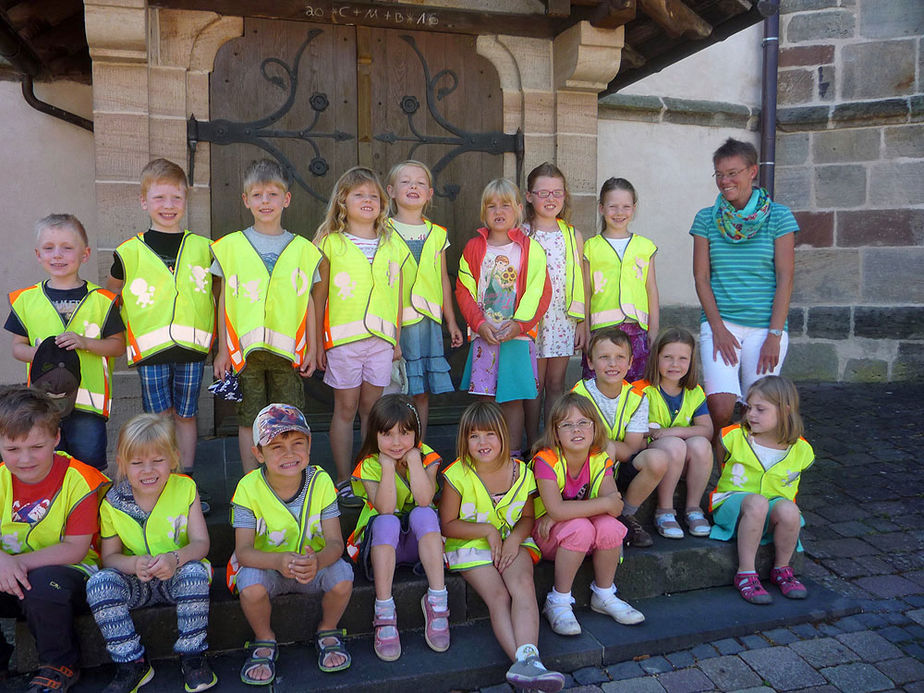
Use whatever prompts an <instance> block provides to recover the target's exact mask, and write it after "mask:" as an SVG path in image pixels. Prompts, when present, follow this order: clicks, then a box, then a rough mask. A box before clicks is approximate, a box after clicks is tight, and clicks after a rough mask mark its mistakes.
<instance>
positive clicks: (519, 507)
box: [440, 401, 565, 693]
mask: <svg viewBox="0 0 924 693" xmlns="http://www.w3.org/2000/svg"><path fill="white" fill-rule="evenodd" d="M457 451H458V455H459V456H458V458H457V459H456V460H455V461H454V462H453V463H452V464H450V465H449V466H447V467H446V468H445V470H444V471H443V480H444V482H445V483H444V485H443V493H442V496H441V497H440V524H441V526H442V528H443V534H444V535H445V537H446V546H445V551H446V563H447V564H448V565H449V569H450V570H458V571H460V572H461V573H462V577H463V578H464V579H465V581H466V582H467V583H468V584H469V585H471V586H472V587H473V588H474V589H475V591H476V592H477V593H478V595H479V596H480V597H481V598H482V600H484V603H485V604H486V605H487V607H488V612H489V613H490V617H491V628H492V629H493V630H494V636H495V637H496V638H497V642H498V643H499V644H500V646H501V648H502V649H503V650H504V653H505V654H506V655H507V656H508V657H509V658H510V659H511V660H513V664H512V665H511V667H510V668H509V669H508V670H507V682H508V683H509V684H510V685H511V686H513V687H514V688H525V689H529V690H533V689H536V690H542V691H548V692H549V693H556V691H559V690H561V688H562V686H564V683H565V680H564V676H562V675H561V674H560V673H558V672H557V671H549V670H547V669H546V668H545V666H544V665H543V664H542V661H541V660H540V659H539V649H538V647H537V643H538V642H539V608H538V606H537V604H536V586H535V584H534V583H533V564H534V563H535V562H537V561H538V560H539V548H538V547H537V546H536V543H535V542H534V541H533V539H532V537H531V536H530V532H532V529H533V521H534V516H533V495H534V494H535V492H536V480H535V478H534V477H533V473H532V472H531V471H530V469H529V467H528V466H527V465H526V464H524V463H523V462H521V461H520V460H517V459H513V458H512V457H511V456H510V439H509V437H508V435H507V424H506V422H505V421H504V416H503V413H502V412H501V409H500V407H498V406H497V405H496V404H494V403H493V402H484V401H482V402H476V403H475V404H472V405H471V406H469V407H468V408H467V409H466V410H465V411H464V412H463V414H462V419H461V421H460V422H459V433H458V445H457Z"/></svg>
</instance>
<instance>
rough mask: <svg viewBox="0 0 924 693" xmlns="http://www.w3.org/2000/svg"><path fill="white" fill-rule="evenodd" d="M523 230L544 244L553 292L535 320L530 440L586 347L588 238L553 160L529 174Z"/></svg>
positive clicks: (528, 405) (528, 408)
mask: <svg viewBox="0 0 924 693" xmlns="http://www.w3.org/2000/svg"><path fill="white" fill-rule="evenodd" d="M526 189H527V190H526V206H525V209H524V216H525V221H524V223H523V230H524V231H525V232H526V235H527V236H529V237H530V238H532V239H533V240H535V241H537V242H538V243H539V245H541V246H542V248H543V250H545V256H546V263H547V267H548V271H549V279H550V281H551V284H552V297H551V301H550V303H549V309H548V310H547V311H546V313H545V315H544V316H543V317H542V320H540V321H539V325H538V326H537V330H538V334H537V335H536V366H537V372H538V376H539V395H538V396H537V397H536V398H535V399H531V400H529V399H528V400H526V402H525V407H526V440H527V442H528V444H530V445H532V444H533V443H534V442H535V440H536V438H537V437H538V436H539V412H540V410H542V401H543V396H544V397H545V409H544V411H545V417H544V420H545V421H548V419H549V413H550V411H551V409H552V403H553V402H554V401H555V400H556V399H558V398H559V397H560V396H561V394H562V393H563V392H564V391H565V370H566V369H567V367H568V359H569V358H571V356H573V355H574V352H575V350H576V349H582V348H583V347H584V339H585V333H584V329H583V326H582V325H581V323H582V322H583V320H584V275H583V271H582V269H583V268H582V265H581V257H582V255H583V253H584V239H583V237H582V236H581V234H580V232H579V231H575V230H574V227H573V226H571V225H570V224H569V223H568V218H569V216H570V213H571V197H570V195H569V194H568V183H567V182H566V181H565V175H564V174H563V173H562V172H561V170H560V169H559V168H558V167H557V166H556V165H555V164H551V163H549V162H545V163H543V164H540V165H539V166H537V167H536V168H534V169H533V170H532V171H530V173H529V175H528V176H527V177H526Z"/></svg>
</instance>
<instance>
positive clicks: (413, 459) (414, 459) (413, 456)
mask: <svg viewBox="0 0 924 693" xmlns="http://www.w3.org/2000/svg"><path fill="white" fill-rule="evenodd" d="M404 464H405V465H407V466H408V467H410V466H411V465H415V466H417V467H421V468H423V458H422V457H421V456H420V448H416V447H414V448H411V449H410V450H408V451H407V452H406V453H404Z"/></svg>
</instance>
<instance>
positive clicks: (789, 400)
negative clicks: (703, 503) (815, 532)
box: [709, 375, 815, 604]
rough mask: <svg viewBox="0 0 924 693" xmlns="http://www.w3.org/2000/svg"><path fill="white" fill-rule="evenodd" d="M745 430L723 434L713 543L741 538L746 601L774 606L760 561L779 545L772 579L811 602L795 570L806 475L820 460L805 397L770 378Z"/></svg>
mask: <svg viewBox="0 0 924 693" xmlns="http://www.w3.org/2000/svg"><path fill="white" fill-rule="evenodd" d="M746 401H747V407H748V408H747V414H746V416H745V421H744V423H743V424H737V425H734V426H726V427H725V428H724V429H722V438H721V439H722V445H723V447H724V448H725V462H724V465H723V466H722V476H721V477H720V478H719V483H718V485H717V486H716V488H715V491H713V492H712V502H711V506H712V517H713V525H712V531H711V532H710V534H709V536H710V537H711V538H712V539H721V540H722V541H729V540H730V539H731V538H732V537H737V540H738V572H737V574H736V575H735V587H737V588H738V591H739V592H740V593H741V596H742V597H743V598H744V599H745V601H749V602H751V603H752V604H770V603H771V602H772V601H773V598H772V597H771V596H770V593H769V592H767V590H765V589H764V587H763V585H761V584H760V578H758V576H757V570H756V565H755V559H756V556H757V548H758V547H759V546H760V545H761V544H769V543H771V542H773V546H774V550H775V552H776V555H775V557H774V561H773V570H771V571H770V581H771V582H772V583H773V584H775V585H776V586H777V587H779V588H780V591H782V593H783V596H784V597H787V598H789V599H805V596H806V589H805V586H804V585H803V584H802V583H801V582H799V581H798V580H797V579H796V578H795V576H794V575H793V572H792V568H791V567H790V565H789V562H790V560H791V559H792V555H793V552H794V551H801V550H802V546H801V544H800V543H799V531H800V528H801V527H802V526H803V525H804V524H805V520H804V519H803V518H802V513H801V512H800V511H799V507H798V506H797V505H796V503H795V499H796V493H797V492H798V490H799V480H800V479H801V478H802V472H803V471H805V470H806V469H808V467H809V466H811V464H812V462H814V461H815V453H814V452H813V451H812V446H811V445H809V444H808V443H807V442H806V440H805V438H803V437H802V417H801V416H800V415H799V393H798V392H797V391H796V386H795V385H793V384H792V382H790V381H789V380H788V379H786V378H783V377H782V376H778V375H768V376H766V377H764V378H761V379H760V380H758V381H757V382H756V383H754V384H753V385H751V387H750V388H749V389H748V394H747V399H746Z"/></svg>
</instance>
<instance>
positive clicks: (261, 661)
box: [241, 640, 279, 686]
mask: <svg viewBox="0 0 924 693" xmlns="http://www.w3.org/2000/svg"><path fill="white" fill-rule="evenodd" d="M244 649H245V650H249V652H250V655H249V656H248V657H247V661H246V662H244V666H242V667H241V681H242V682H243V683H246V684H247V685H248V686H266V685H268V684H270V683H272V682H273V680H274V679H275V678H276V660H277V659H278V658H279V647H278V646H277V645H276V641H275V640H254V641H253V642H245V643H244ZM262 649H266V650H270V654H269V655H268V656H263V657H259V656H257V650H262ZM259 666H265V667H266V668H267V669H269V672H270V675H269V678H265V679H256V678H254V677H253V676H252V675H251V674H252V672H253V670H254V669H255V668H256V667H259Z"/></svg>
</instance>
